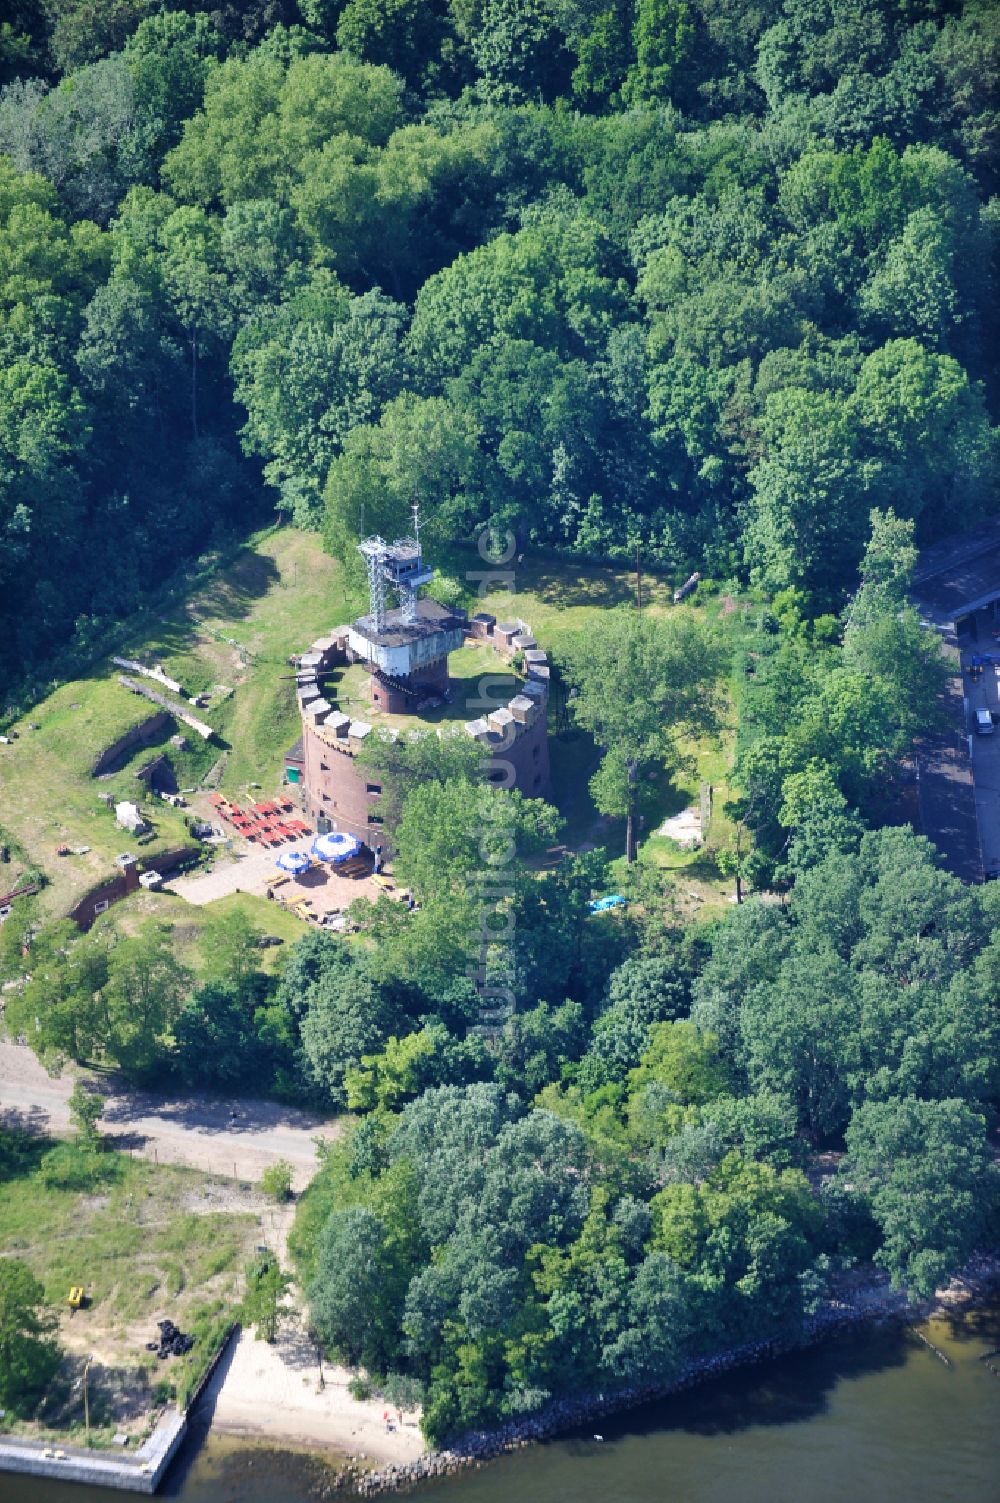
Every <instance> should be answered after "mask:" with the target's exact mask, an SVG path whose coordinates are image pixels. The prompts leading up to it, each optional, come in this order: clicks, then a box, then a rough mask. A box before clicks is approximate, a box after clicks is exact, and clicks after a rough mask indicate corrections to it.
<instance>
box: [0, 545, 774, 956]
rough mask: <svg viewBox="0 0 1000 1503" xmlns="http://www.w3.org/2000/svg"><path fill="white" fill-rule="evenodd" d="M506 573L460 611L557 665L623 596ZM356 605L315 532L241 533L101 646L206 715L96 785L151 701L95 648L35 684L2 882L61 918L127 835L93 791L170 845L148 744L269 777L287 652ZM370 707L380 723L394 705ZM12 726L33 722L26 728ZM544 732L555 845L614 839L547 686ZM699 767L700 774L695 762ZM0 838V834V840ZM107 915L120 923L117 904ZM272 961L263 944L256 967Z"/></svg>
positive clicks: (356, 682) (288, 685)
mask: <svg viewBox="0 0 1000 1503" xmlns="http://www.w3.org/2000/svg"><path fill="white" fill-rule="evenodd" d="M441 562H442V564H443V566H444V567H445V572H447V573H450V574H454V575H455V576H456V577H457V578H459V579H460V578H462V577H463V575H467V574H468V572H469V571H473V570H481V569H482V568H483V564H482V560H481V559H480V558H479V557H478V555H477V554H475V553H474V552H472V551H471V550H467V549H451V550H447V557H445V558H443V559H442V560H441ZM514 573H515V584H516V586H517V590H516V593H513V594H512V593H510V592H509V591H507V590H502V589H501V590H497V591H494V592H492V593H487V594H485V595H484V596H483V598H482V599H481V600H478V599H473V598H472V597H471V595H470V596H469V598H468V599H467V602H466V603H467V604H468V606H469V608H470V610H477V609H482V610H486V611H489V612H491V613H492V614H494V615H495V616H496V617H497V619H498V620H501V621H502V620H508V619H510V618H512V617H517V616H520V617H521V618H522V619H524V620H525V621H527V622H528V623H529V624H530V625H531V628H532V630H533V631H534V633H535V635H536V637H537V639H538V641H539V643H540V645H541V646H542V647H544V648H545V649H546V650H548V651H549V652H550V653H551V654H552V655H553V657H554V658H555V660H556V661H557V662H558V657H559V654H560V651H561V647H562V644H563V643H564V642H565V640H566V637H567V636H568V635H569V634H570V633H572V632H576V631H579V630H586V628H587V626H588V624H589V623H590V622H592V621H594V620H595V619H596V617H597V615H598V613H599V612H601V611H603V610H606V609H608V608H609V607H612V606H616V605H625V604H629V603H631V602H633V601H634V600H635V587H636V576H635V572H634V571H630V570H627V569H622V568H616V567H608V566H603V565H600V564H590V563H579V562H576V561H571V560H567V559H561V558H551V557H546V556H528V557H526V558H523V559H522V560H521V561H520V562H518V563H517V564H516V565H515V567H514ZM432 590H433V587H432ZM642 594H643V603H644V608H647V609H649V610H652V611H654V612H657V613H659V612H666V611H670V610H675V609H680V610H685V611H686V610H695V611H698V612H699V613H704V615H705V616H706V617H707V618H710V619H717V620H719V621H720V622H721V623H722V625H723V628H724V629H725V630H726V631H727V633H736V632H738V631H739V630H740V629H741V626H742V622H743V619H744V614H745V610H746V607H745V606H744V605H743V604H742V603H739V602H736V601H735V600H734V599H733V598H732V597H730V596H726V595H720V594H713V593H712V590H711V587H710V586H707V585H702V586H701V587H699V590H698V592H696V594H695V596H693V597H692V598H691V600H689V601H687V602H685V604H684V605H683V606H680V607H675V606H673V605H672V603H671V601H672V589H671V585H670V584H669V583H666V582H664V581H663V580H661V579H658V578H657V577H655V576H653V575H646V574H644V575H643V579H642ZM365 604H366V602H365V599H364V596H363V594H359V586H358V585H357V584H356V583H355V582H354V580H353V579H351V580H347V579H345V575H344V571H343V569H342V568H341V566H340V564H339V563H338V562H337V561H336V560H334V559H332V558H330V557H328V556H327V555H326V554H324V553H323V551H322V548H321V545H320V541H319V539H318V538H317V537H316V536H315V535H314V534H309V533H302V532H296V531H294V530H292V529H277V528H275V529H270V530H268V531H266V532H263V533H260V534H258V535H257V536H255V537H254V538H251V539H250V540H249V541H248V542H247V544H246V545H245V546H244V547H242V548H240V549H239V550H237V551H236V552H235V553H234V554H233V555H232V556H231V557H230V558H229V559H228V561H226V562H225V563H224V564H222V565H221V566H220V567H219V569H218V570H217V572H216V573H215V574H214V575H213V576H212V577H210V578H208V579H207V580H206V578H205V570H204V562H203V565H202V574H201V575H200V576H199V579H198V583H197V584H196V586H195V587H194V588H193V589H192V590H191V592H190V594H189V595H188V596H187V597H184V598H181V597H178V598H177V599H176V601H175V603H173V604H170V605H167V606H164V605H162V604H160V605H158V606H157V607H156V609H155V610H153V609H151V610H150V611H147V612H145V613H143V614H142V615H141V616H137V617H135V618H133V619H132V620H131V621H129V622H126V623H124V625H123V627H122V629H121V631H120V633H119V634H118V636H117V639H116V642H115V646H114V651H115V653H116V654H117V655H119V656H123V657H127V658H136V659H138V660H139V661H142V662H145V663H148V664H156V663H158V664H161V665H162V667H163V668H164V670H165V672H166V673H167V674H168V675H169V676H170V677H172V678H175V679H177V680H178V681H179V682H180V683H181V684H182V685H183V688H184V691H185V693H187V694H196V693H197V694H205V695H207V696H208V705H207V708H204V709H199V710H197V711H196V712H195V713H197V714H198V715H199V716H200V717H201V718H203V719H205V720H207V721H208V723H209V724H210V725H211V726H212V727H213V729H214V731H215V736H214V738H213V741H212V742H210V743H208V744H202V743H201V742H200V741H198V738H197V736H195V735H194V734H190V735H188V747H187V748H186V749H185V750H182V751H178V750H176V749H175V748H173V747H170V746H169V745H168V744H166V743H167V740H168V738H169V736H170V734H171V733H172V731H173V727H172V726H171V727H169V728H168V729H167V730H166V731H164V732H163V736H162V739H161V743H160V745H158V746H154V747H153V748H148V749H141V750H136V751H135V752H134V753H132V754H131V756H130V757H129V758H128V759H127V760H126V761H125V762H124V763H123V765H122V766H121V768H120V769H119V771H117V772H115V773H113V774H111V775H110V776H108V777H106V778H103V779H101V780H100V781H96V780H95V779H93V778H92V777H91V776H90V768H91V767H92V765H93V762H94V759H95V758H96V756H97V755H98V754H99V753H100V752H101V751H102V750H103V749H104V748H105V747H106V746H108V745H109V744H110V743H111V742H113V741H115V740H117V739H118V738H119V737H120V736H122V735H124V734H125V733H126V732H127V731H128V730H129V729H131V728H132V727H133V726H135V725H136V724H138V723H139V722H140V721H141V720H143V719H145V718H146V717H147V716H149V715H150V714H152V713H153V712H154V709H155V707H154V706H153V705H151V704H149V703H148V702H146V701H145V700H140V699H138V698H136V697H135V696H133V695H131V694H129V693H128V691H127V690H125V689H124V688H123V687H122V686H121V685H119V684H118V682H117V670H116V669H115V668H114V667H113V666H112V665H111V663H110V658H109V659H108V660H107V661H106V662H105V663H104V664H102V665H100V666H97V667H95V668H94V669H93V670H92V671H91V672H90V673H89V674H88V675H87V676H85V677H81V678H79V679H75V680H73V681H71V682H69V683H67V684H64V685H63V686H61V687H60V688H59V689H57V690H56V691H55V692H54V693H52V694H50V695H48V696H47V697H46V698H45V699H43V700H41V701H40V702H39V703H38V704H37V705H36V706H35V707H34V708H33V709H32V710H31V711H30V712H29V714H28V715H27V716H25V718H24V720H23V721H22V722H20V723H19V724H18V725H17V726H16V729H17V731H18V736H19V739H18V740H16V741H15V742H14V743H13V744H12V745H11V746H0V787H2V805H0V826H2V827H3V831H5V832H7V834H8V836H9V843H10V844H11V846H12V848H13V851H14V853H15V860H14V861H12V863H11V865H10V866H9V867H8V868H7V870H8V872H9V875H10V878H11V881H10V884H9V885H10V886H13V885H15V882H16V880H17V875H18V869H19V868H18V859H20V861H21V865H22V866H28V867H33V868H37V869H39V870H41V871H43V872H44V873H45V875H46V876H47V878H48V879H49V886H48V887H47V888H45V889H44V890H43V892H42V893H41V894H40V896H39V897H38V898H37V899H35V900H32V901H34V902H35V903H36V905H37V907H38V908H39V910H40V911H41V912H42V913H43V914H44V915H45V916H52V915H60V914H63V913H65V912H66V911H67V909H68V908H69V907H70V906H71V904H72V902H73V901H74V900H75V899H76V898H77V897H78V896H80V894H81V893H83V892H84V891H86V890H87V888H89V887H91V886H93V885H94V884H95V883H97V882H99V881H101V880H102V879H104V878H105V877H107V876H108V875H110V874H111V872H112V870H113V862H114V858H115V857H116V856H117V855H118V854H119V853H120V852H122V851H125V850H130V849H135V848H136V847H135V842H134V840H133V839H132V837H130V836H127V835H125V834H123V832H121V831H119V830H118V829H117V828H116V826H115V821H114V815H113V813H112V812H110V811H108V810H107V809H104V808H103V807H102V806H101V804H100V802H99V799H98V794H99V793H101V792H110V793H112V794H113V795H114V796H115V797H116V798H133V799H137V801H140V802H141V803H142V805H143V808H144V809H145V810H146V811H148V813H149V814H150V815H151V816H152V818H153V820H154V824H155V839H154V840H153V841H152V842H151V843H150V844H149V845H147V846H145V847H143V848H142V849H143V851H144V853H146V854H150V855H155V854H156V853H157V852H158V851H161V850H164V849H166V848H167V847H169V846H177V845H180V844H184V843H188V842H187V837H186V830H185V825H184V817H183V813H182V812H181V811H174V810H171V809H169V808H168V807H167V806H166V805H165V804H162V803H161V802H160V801H159V800H148V799H146V798H144V797H141V795H142V794H143V792H144V790H143V788H142V785H141V784H140V783H139V782H138V780H137V779H136V776H135V774H136V772H137V771H138V769H139V767H140V766H141V765H142V764H143V763H144V762H145V761H147V760H148V759H149V757H150V756H151V755H153V754H155V753H156V752H157V751H161V750H162V751H165V752H166V754H168V756H169V758H170V760H171V762H172V764H173V768H174V772H175V775H176V778H177V782H178V784H179V786H180V787H182V788H184V787H195V786H197V785H198V784H199V783H201V782H202V780H203V779H204V777H205V775H206V774H207V773H208V771H209V769H210V768H211V767H212V766H213V764H215V763H217V762H218V761H219V760H220V758H221V759H222V763H223V766H222V768H221V769H220V773H219V776H218V778H217V781H218V784H219V786H220V787H221V788H223V789H224V790H226V791H228V792H229V793H231V794H232V795H234V796H237V797H243V796H245V794H246V792H247V790H248V789H250V788H253V789H256V788H257V787H259V788H261V789H263V790H264V792H265V793H268V792H272V791H274V790H276V789H277V787H278V786H279V784H280V781H281V777H282V771H283V758H284V753H285V751H286V750H287V748H288V747H289V746H290V745H291V743H292V742H294V741H295V740H296V739H297V737H298V734H299V717H298V711H297V706H296V702H295V693H294V687H295V686H294V680H293V676H292V669H291V667H290V665H289V662H288V659H289V657H290V655H291V654H292V653H295V652H299V651H302V650H303V649H304V648H306V647H308V646H309V644H310V643H311V642H312V641H313V640H315V638H316V637H317V636H319V635H321V634H323V633H325V632H328V631H329V630H330V629H331V628H333V627H334V626H337V625H340V624H341V623H343V622H345V621H348V620H350V619H352V618H353V617H354V616H355V615H357V614H358V613H359V612H360V611H361V610H362V609H363V608H364V606H365ZM499 666H500V660H499V658H498V657H497V655H496V653H495V651H494V649H493V648H491V647H489V646H486V645H479V646H476V647H474V648H473V647H468V648H463V649H462V650H461V651H460V652H456V653H454V654H453V655H452V659H451V663H450V669H451V673H452V676H453V678H455V679H458V680H464V681H466V682H467V683H469V685H470V688H471V686H472V684H473V682H474V681H475V680H476V679H477V678H479V677H481V676H482V675H484V674H485V673H489V672H495V671H497V669H498V668H499ZM365 677H366V675H365V673H364V670H363V669H362V668H360V667H358V666H356V667H354V668H351V669H348V670H347V671H346V672H345V673H344V675H343V676H342V679H343V682H342V684H341V685H340V687H339V694H340V695H341V697H342V698H343V699H344V700H345V701H346V702H349V708H350V709H351V711H352V713H353V712H354V711H355V710H356V711H357V712H358V714H359V715H361V716H362V717H363V718H365V719H369V720H370V719H372V718H374V717H373V713H372V709H371V705H370V703H369V702H368V700H367V698H366V696H365V694H364V690H363V680H364V679H365ZM512 687H513V685H512ZM335 692H337V691H335ZM468 697H469V695H468V694H467V693H463V692H462V691H461V689H460V688H459V689H458V690H457V691H456V692H455V693H453V695H452V703H451V704H448V705H445V706H442V707H441V708H440V709H437V710H433V711H429V712H425V713H424V715H423V716H422V717H421V718H422V719H424V720H425V721H426V722H427V723H428V724H429V725H431V724H436V723H439V722H442V721H449V720H465V719H470V718H472V716H473V714H474V713H476V711H475V709H474V707H473V709H472V710H471V711H470V708H469V705H468V703H467V701H468ZM381 718H383V719H385V720H386V721H387V722H388V723H392V722H393V721H394V720H396V719H398V718H399V717H392V716H389V717H381ZM28 723H31V724H34V725H37V726H38V727H39V729H38V730H34V731H29V730H28V729H27V725H28ZM550 727H551V728H552V730H553V731H554V732H555V734H554V735H553V738H552V743H551V756H552V768H553V788H554V796H555V799H556V802H557V804H558V806H559V808H560V809H561V811H562V812H563V814H564V815H565V817H566V819H567V832H566V839H567V841H568V843H570V844H572V845H579V844H587V843H596V844H602V845H603V844H607V845H608V847H609V849H610V850H611V852H612V853H614V852H615V851H616V850H617V849H618V848H619V847H620V845H621V844H622V841H621V840H620V839H619V832H618V831H617V828H616V826H615V825H614V823H613V822H610V821H607V820H602V819H601V817H600V816H599V815H598V813H597V811H596V809H595V808H594V806H593V802H592V800H591V798H590V794H589V790H588V788H587V782H588V780H589V778H590V776H591V775H592V773H593V771H594V770H595V768H596V765H597V756H596V751H595V749H594V747H593V745H592V743H590V742H589V741H588V740H587V738H585V737H580V736H579V735H578V733H575V732H573V730H572V728H571V727H570V726H569V725H568V723H567V715H566V710H565V707H564V706H563V705H562V703H561V697H560V695H559V692H558V681H557V682H556V685H555V687H554V692H553V696H552V701H551V705H550ZM181 729H182V730H183V728H181ZM185 734H187V733H185ZM195 743H197V744H195ZM728 755H729V753H728V749H727V748H726V747H723V746H715V747H706V748H699V749H698V751H697V760H698V772H697V775H696V780H695V782H694V784H693V785H689V782H688V781H687V780H686V779H685V777H681V778H679V779H678V780H677V783H676V784H675V785H674V786H673V787H672V788H671V789H666V790H664V808H665V812H666V813H669V812H672V807H671V801H672V800H676V799H678V798H680V799H689V798H697V784H698V782H700V780H701V779H702V778H705V779H706V780H708V781H711V782H712V783H713V785H714V786H716V788H721V786H722V784H723V782H724V767H723V769H722V773H718V772H717V771H716V770H714V769H715V764H717V763H718V764H719V765H720V766H721V764H722V763H724V762H725V761H726V759H728ZM720 759H721V760H720ZM709 767H711V768H713V770H712V771H706V770H705V769H706V768H709ZM723 797H724V795H723ZM723 797H717V799H716V803H715V812H714V813H713V824H712V830H711V834H710V840H709V846H710V847H713V848H715V847H717V846H718V845H719V844H721V843H723V842H724V841H725V840H726V839H727V838H728V835H729V831H728V828H727V825H726V822H725V820H724V817H723V816H722V815H721V804H722V802H723ZM653 828H655V826H653ZM3 839H4V835H3V833H0V843H2V841H3ZM63 843H64V844H66V845H68V846H70V847H71V848H75V847H79V846H84V845H87V846H89V847H90V851H89V852H88V853H87V854H85V855H82V856H78V855H70V856H67V857H62V858H59V857H56V856H55V847H56V846H57V845H59V844H63ZM645 844H646V845H647V846H648V847H649V852H650V854H651V855H653V856H654V857H655V858H656V859H657V860H659V861H662V862H663V864H664V865H666V866H667V867H669V868H670V869H677V870H681V869H687V868H689V867H690V866H691V865H693V862H694V858H693V856H692V855H690V854H689V853H681V852H678V851H676V850H671V849H670V848H669V843H667V842H662V843H661V842H660V841H659V840H658V839H657V837H655V836H648V835H647V838H646V841H645ZM701 854H702V856H703V857H704V853H701ZM709 885H710V886H712V885H714V884H712V883H710V884H709ZM168 901H169V900H168V899H166V898H163V897H159V896H157V897H156V898H155V899H154V900H153V901H152V902H151V905H150V911H159V910H158V907H157V905H159V904H166V903H167V902H168ZM225 902H226V903H227V904H236V903H239V902H244V903H245V904H250V905H255V904H256V905H257V906H256V910H255V914H254V917H255V921H257V922H259V923H260V924H261V927H263V928H265V929H266V930H267V932H269V933H276V934H278V935H279V936H280V937H282V938H287V939H291V938H293V933H292V931H291V930H289V931H288V932H287V933H286V932H285V930H286V929H287V928H288V926H289V925H295V923H296V921H295V920H289V919H288V918H287V916H286V915H284V914H282V913H280V912H278V911H275V905H270V904H267V905H265V904H263V903H262V902H259V900H254V899H252V898H249V897H247V896H246V895H243V894H240V895H234V897H233V898H231V899H226V900H225ZM139 906H140V905H138V904H137V907H139ZM114 911H115V912H116V913H120V914H122V916H123V918H125V910H123V909H122V908H121V907H120V906H119V907H117V908H116V909H115V910H114ZM265 915H266V917H265ZM126 921H127V920H126ZM192 922H196V921H192ZM275 963H277V962H276V960H273V959H272V958H271V957H270V956H268V964H269V965H270V964H275Z"/></svg>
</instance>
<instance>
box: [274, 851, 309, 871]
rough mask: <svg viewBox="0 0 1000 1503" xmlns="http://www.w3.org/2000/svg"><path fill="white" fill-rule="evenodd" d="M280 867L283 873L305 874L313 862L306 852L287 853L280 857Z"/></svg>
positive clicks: (278, 862)
mask: <svg viewBox="0 0 1000 1503" xmlns="http://www.w3.org/2000/svg"><path fill="white" fill-rule="evenodd" d="M277 864H278V866H280V867H281V870H282V871H283V872H295V873H296V874H297V873H299V872H304V871H306V870H308V868H309V867H310V866H312V862H311V861H310V859H309V857H308V856H307V855H306V853H305V851H285V852H283V854H282V855H280V856H279V857H278V861H277Z"/></svg>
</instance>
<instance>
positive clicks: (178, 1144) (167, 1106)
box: [0, 1043, 339, 1190]
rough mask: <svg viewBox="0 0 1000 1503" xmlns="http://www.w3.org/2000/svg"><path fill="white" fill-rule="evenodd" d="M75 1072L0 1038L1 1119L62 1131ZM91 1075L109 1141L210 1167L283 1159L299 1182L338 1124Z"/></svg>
mask: <svg viewBox="0 0 1000 1503" xmlns="http://www.w3.org/2000/svg"><path fill="white" fill-rule="evenodd" d="M74 1079H75V1076H74V1075H73V1074H71V1073H69V1072H66V1073H64V1074H63V1075H61V1076H59V1077H58V1078H56V1079H53V1078H52V1077H51V1076H49V1075H47V1074H46V1073H45V1071H44V1070H43V1069H42V1067H41V1065H40V1064H39V1063H38V1061H37V1060H36V1058H35V1056H34V1055H33V1054H32V1053H31V1050H30V1049H26V1048H22V1047H21V1046H20V1045H17V1044H4V1043H0V1124H3V1125H7V1124H13V1123H20V1124H21V1125H23V1126H26V1127H29V1128H31V1129H32V1130H33V1131H36V1132H48V1133H52V1134H53V1135H56V1136H58V1135H59V1134H62V1133H66V1132H67V1131H68V1130H69V1126H70V1121H69V1109H68V1106H67V1100H68V1097H69V1094H70V1091H71V1090H72V1089H73V1082H74ZM93 1079H94V1083H95V1084H96V1085H97V1087H98V1088H99V1089H100V1091H101V1093H102V1094H103V1096H104V1098H105V1103H106V1104H105V1109H104V1116H103V1118H102V1119H101V1131H102V1133H103V1135H104V1136H105V1137H106V1138H109V1139H112V1140H115V1139H117V1142H116V1145H115V1146H116V1147H120V1148H132V1149H133V1150H134V1151H135V1152H136V1153H141V1154H142V1155H143V1157H144V1158H150V1159H152V1158H158V1159H161V1160H162V1161H163V1162H164V1163H170V1164H187V1165H189V1166H190V1167H191V1168H194V1169H202V1170H206V1171H208V1172H210V1173H213V1174H231V1175H236V1176H238V1177H239V1178H241V1179H246V1180H257V1179H259V1178H260V1176H261V1174H262V1173H263V1171H264V1170H265V1169H266V1168H267V1166H268V1165H269V1164H273V1163H275V1162H276V1161H277V1160H278V1159H285V1160H287V1162H288V1163H289V1164H290V1165H291V1166H292V1170H293V1174H294V1185H295V1188H296V1189H297V1190H301V1189H303V1188H304V1187H305V1185H307V1184H308V1183H309V1181H310V1179H312V1177H313V1174H314V1173H315V1171H316V1146H315V1141H314V1140H315V1139H316V1138H317V1137H324V1138H333V1137H336V1135H337V1132H338V1131H339V1127H338V1123H337V1121H336V1119H323V1118H321V1117H317V1116H314V1115H312V1114H311V1113H309V1112H304V1111H300V1110H298V1109H297V1108H296V1107H288V1106H282V1105H281V1104H280V1103H278V1102H274V1101H255V1100H251V1099H243V1098H237V1097H234V1098H232V1099H229V1098H225V1099H218V1100H217V1099H213V1098H211V1097H205V1096H172V1095H160V1094H158V1093H156V1092H152V1091H137V1090H132V1089H131V1088H129V1087H125V1086H123V1085H122V1083H121V1082H120V1080H118V1079H117V1078H116V1077H115V1076H114V1075H112V1074H107V1075H98V1076H94V1077H93ZM233 1111H235V1113H236V1116H235V1117H233V1116H231V1112H233Z"/></svg>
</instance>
